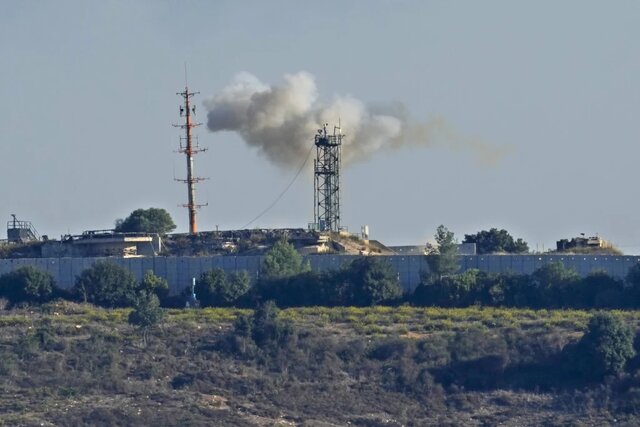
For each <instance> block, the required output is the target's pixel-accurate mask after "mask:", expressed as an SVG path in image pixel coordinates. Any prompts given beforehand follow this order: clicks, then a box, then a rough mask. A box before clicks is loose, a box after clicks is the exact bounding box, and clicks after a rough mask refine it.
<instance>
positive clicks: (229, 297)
mask: <svg viewBox="0 0 640 427" xmlns="http://www.w3.org/2000/svg"><path fill="white" fill-rule="evenodd" d="M250 287H251V283H250V280H249V275H248V274H247V272H246V271H241V272H238V273H231V274H227V273H225V271H224V270H223V269H221V268H214V269H213V270H210V271H207V272H205V273H202V275H201V276H200V279H198V281H197V282H196V288H195V292H196V295H197V297H198V300H199V301H200V304H201V305H202V306H203V307H230V306H234V305H236V304H238V303H240V299H241V298H242V297H243V296H245V294H246V293H247V292H248V291H249V289H250Z"/></svg>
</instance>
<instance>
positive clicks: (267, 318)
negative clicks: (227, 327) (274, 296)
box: [236, 301, 295, 351]
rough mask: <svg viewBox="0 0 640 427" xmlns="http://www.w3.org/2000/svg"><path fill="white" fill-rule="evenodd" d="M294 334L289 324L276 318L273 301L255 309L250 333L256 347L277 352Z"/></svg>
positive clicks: (276, 309) (275, 308)
mask: <svg viewBox="0 0 640 427" xmlns="http://www.w3.org/2000/svg"><path fill="white" fill-rule="evenodd" d="M236 326H241V325H240V324H236ZM245 326H246V325H245ZM294 332H295V331H294V329H293V327H292V326H291V324H289V323H286V322H283V321H282V320H281V319H280V318H279V317H278V307H276V305H275V304H274V303H273V301H266V302H265V303H263V304H260V305H259V306H258V307H257V308H256V310H255V312H254V314H253V322H252V324H251V328H250V333H251V337H252V338H253V341H254V342H255V343H256V345H257V346H258V347H260V348H263V349H270V350H275V351H277V350H278V348H280V347H283V345H284V344H285V343H286V342H287V341H288V339H289V338H290V337H291V336H292V335H293V334H294Z"/></svg>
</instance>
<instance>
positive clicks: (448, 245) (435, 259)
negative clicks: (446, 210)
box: [427, 225, 460, 279]
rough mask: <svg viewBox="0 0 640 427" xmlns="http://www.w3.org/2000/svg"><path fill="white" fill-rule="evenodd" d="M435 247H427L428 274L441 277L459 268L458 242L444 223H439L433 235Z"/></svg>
mask: <svg viewBox="0 0 640 427" xmlns="http://www.w3.org/2000/svg"><path fill="white" fill-rule="evenodd" d="M434 238H435V240H436V246H435V247H428V252H429V256H428V257H427V261H428V263H429V269H430V274H431V275H432V276H433V277H434V278H439V279H441V278H443V277H445V276H448V275H450V274H454V273H456V272H457V271H458V270H459V269H460V261H459V260H458V244H457V242H456V240H455V237H454V234H453V232H452V231H449V229H447V227H445V226H444V225H440V226H439V227H438V229H437V230H436V234H435V236H434Z"/></svg>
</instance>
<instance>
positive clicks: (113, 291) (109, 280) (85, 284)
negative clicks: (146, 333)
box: [74, 261, 138, 307]
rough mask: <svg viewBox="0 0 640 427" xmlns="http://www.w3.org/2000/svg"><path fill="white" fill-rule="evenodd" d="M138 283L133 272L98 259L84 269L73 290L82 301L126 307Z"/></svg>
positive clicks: (104, 305) (103, 305)
mask: <svg viewBox="0 0 640 427" xmlns="http://www.w3.org/2000/svg"><path fill="white" fill-rule="evenodd" d="M137 288H138V283H137V282H136V278H135V277H134V275H133V273H131V272H130V271H129V270H127V269H126V268H124V267H120V266H119V265H117V264H114V263H113V262H110V261H98V262H96V263H95V264H94V265H93V266H92V267H90V268H88V269H86V270H84V271H83V272H82V274H81V275H80V277H78V280H77V281H76V285H75V288H74V291H75V293H76V294H77V295H79V296H80V298H81V299H82V300H83V301H84V302H90V303H93V304H96V305H99V306H102V307H127V306H130V305H131V303H132V302H133V301H134V298H135V293H136V290H137Z"/></svg>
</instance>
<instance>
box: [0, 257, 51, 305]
mask: <svg viewBox="0 0 640 427" xmlns="http://www.w3.org/2000/svg"><path fill="white" fill-rule="evenodd" d="M55 290H56V288H55V284H54V281H53V276H51V274H50V273H49V272H47V271H43V270H40V269H38V268H36V267H33V266H30V265H26V266H24V267H20V268H17V269H16V270H14V271H12V272H10V273H7V274H4V275H2V276H1V277H0V296H2V297H4V298H6V299H8V300H9V302H10V303H11V304H16V303H20V302H36V303H42V302H46V301H49V300H51V299H52V298H53V296H54V292H55Z"/></svg>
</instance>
